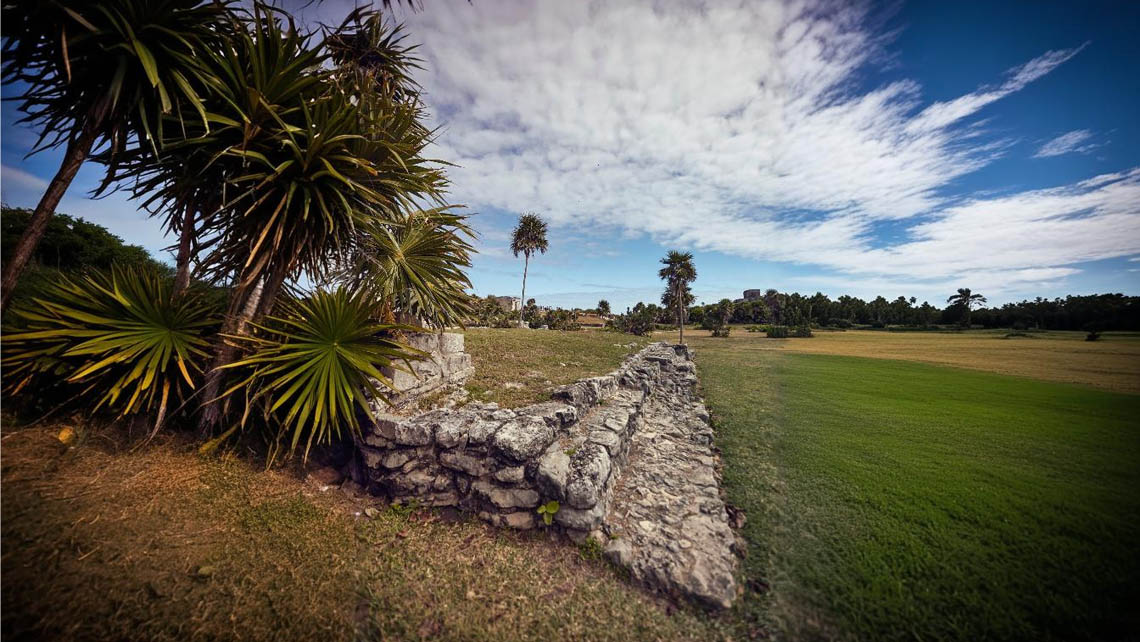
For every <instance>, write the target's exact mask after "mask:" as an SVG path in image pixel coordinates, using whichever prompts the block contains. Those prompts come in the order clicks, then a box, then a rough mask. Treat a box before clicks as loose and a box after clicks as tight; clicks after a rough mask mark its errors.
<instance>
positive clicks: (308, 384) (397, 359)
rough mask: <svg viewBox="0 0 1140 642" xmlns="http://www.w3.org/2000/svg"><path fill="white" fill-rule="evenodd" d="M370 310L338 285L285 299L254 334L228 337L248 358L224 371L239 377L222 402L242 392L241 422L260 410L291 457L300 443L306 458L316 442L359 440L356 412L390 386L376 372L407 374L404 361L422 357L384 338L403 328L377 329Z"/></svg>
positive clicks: (366, 301) (363, 298) (364, 299)
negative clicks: (392, 370) (242, 346)
mask: <svg viewBox="0 0 1140 642" xmlns="http://www.w3.org/2000/svg"><path fill="white" fill-rule="evenodd" d="M372 312H373V302H372V301H371V299H370V298H369V296H368V295H367V293H365V292H363V291H356V292H350V291H349V290H348V289H347V288H344V287H340V288H337V289H335V290H331V291H325V290H318V291H316V292H314V293H312V294H310V295H308V296H304V297H289V298H286V299H285V300H283V301H282V305H281V310H280V314H278V315H274V316H269V317H266V319H265V320H264V321H263V322H260V323H254V324H252V325H253V327H254V328H255V332H254V333H253V334H252V335H240V336H236V335H235V336H231V337H229V338H230V339H231V340H233V341H236V342H238V343H240V344H245V345H246V346H247V347H249V348H250V350H251V352H250V354H249V355H248V356H247V357H245V358H244V359H241V360H239V361H236V362H234V363H231V364H228V365H226V366H224V367H225V368H227V369H236V370H239V371H241V372H242V373H243V374H244V376H243V377H240V381H238V382H237V383H236V384H235V385H233V386H232V387H231V388H229V389H228V390H226V391H225V392H224V393H223V395H222V396H223V397H227V396H229V395H232V394H234V393H236V392H238V391H239V390H241V391H245V394H246V396H247V400H246V404H245V406H246V413H245V416H243V419H242V422H243V424H245V423H246V422H247V420H248V419H249V418H250V417H249V415H250V410H251V409H253V408H254V407H260V408H261V409H262V410H263V413H264V418H265V419H266V421H267V422H268V423H270V424H271V425H276V426H278V428H279V430H278V432H277V435H276V439H275V443H277V444H280V443H281V442H282V441H283V440H287V441H288V443H289V453H290V455H292V454H293V453H295V452H296V449H297V446H298V445H299V444H300V443H301V442H302V441H304V443H305V457H306V458H307V457H308V454H309V449H310V448H311V447H312V445H313V444H314V443H327V442H329V441H330V440H331V439H332V438H333V437H340V436H341V435H342V434H343V433H344V431H345V430H347V431H348V432H349V433H351V434H353V435H359V431H360V426H359V422H358V420H357V416H356V413H357V410H360V411H361V412H364V413H366V414H367V413H370V412H371V411H370V409H369V406H368V402H369V400H370V399H386V398H387V397H386V395H385V391H384V390H383V389H382V388H389V389H390V388H391V386H392V382H391V380H390V379H388V377H385V376H384V374H383V373H382V372H381V368H385V367H396V368H400V369H407V367H406V364H407V362H408V360H410V359H419V358H422V357H423V356H424V354H425V353H423V352H422V351H419V350H416V349H414V348H411V347H408V346H405V345H402V344H400V343H398V342H397V341H395V340H393V339H392V338H391V337H390V333H391V332H392V331H393V330H398V329H404V328H402V327H401V326H394V325H391V324H384V323H379V322H377V321H375V320H374V319H373V317H372ZM406 329H415V328H406ZM401 363H402V364H404V365H401ZM272 459H273V456H272V455H271V457H270V461H272Z"/></svg>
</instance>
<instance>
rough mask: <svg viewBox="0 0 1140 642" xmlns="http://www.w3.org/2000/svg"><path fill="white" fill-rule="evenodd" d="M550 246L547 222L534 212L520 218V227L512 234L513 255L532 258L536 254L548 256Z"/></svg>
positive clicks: (517, 226) (516, 227)
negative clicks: (547, 235) (547, 238)
mask: <svg viewBox="0 0 1140 642" xmlns="http://www.w3.org/2000/svg"><path fill="white" fill-rule="evenodd" d="M548 247H549V244H548V243H547V240H546V221H544V220H542V218H541V217H540V216H539V215H538V214H535V213H533V212H527V213H526V214H523V215H522V216H520V217H519V222H518V225H516V226H515V229H514V231H513V232H511V253H512V254H514V255H515V256H516V257H517V256H518V255H519V254H522V255H524V256H525V257H526V258H528V259H529V258H530V257H531V256H532V255H533V254H534V253H535V252H538V253H540V254H546V250H547V248H548Z"/></svg>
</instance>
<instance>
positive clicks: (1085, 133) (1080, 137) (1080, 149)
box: [1033, 129, 1100, 158]
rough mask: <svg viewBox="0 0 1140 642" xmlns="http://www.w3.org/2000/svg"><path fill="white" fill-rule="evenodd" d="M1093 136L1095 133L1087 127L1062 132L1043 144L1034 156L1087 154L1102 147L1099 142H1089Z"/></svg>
mask: <svg viewBox="0 0 1140 642" xmlns="http://www.w3.org/2000/svg"><path fill="white" fill-rule="evenodd" d="M1092 137H1093V133H1092V132H1091V131H1089V130H1087V129H1076V130H1073V131H1071V132H1068V133H1065V134H1061V135H1060V136H1058V137H1056V138H1054V139H1053V140H1051V141H1049V142H1047V143H1045V144H1044V145H1042V146H1041V147H1040V148H1039V149H1038V150H1037V153H1036V154H1034V155H1033V157H1034V158H1049V157H1052V156H1061V155H1063V154H1069V153H1073V152H1076V153H1079V154H1087V153H1089V152H1091V151H1092V150H1094V149H1096V148H1097V147H1100V145H1099V144H1097V143H1090V142H1088V141H1089V139H1091V138H1092Z"/></svg>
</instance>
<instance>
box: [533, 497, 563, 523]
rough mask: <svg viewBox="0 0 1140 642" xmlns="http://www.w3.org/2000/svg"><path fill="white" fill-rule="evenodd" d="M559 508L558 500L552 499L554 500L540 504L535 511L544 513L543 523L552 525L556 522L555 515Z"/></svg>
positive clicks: (540, 513)
mask: <svg viewBox="0 0 1140 642" xmlns="http://www.w3.org/2000/svg"><path fill="white" fill-rule="evenodd" d="M558 508H559V506H558V502H557V501H555V500H553V499H552V500H550V501H548V502H546V503H545V504H543V505H541V506H539V507H538V510H537V511H535V512H536V513H538V514H539V515H542V523H543V524H546V525H547V526H550V525H551V524H553V523H554V516H555V515H556V514H557V513H558Z"/></svg>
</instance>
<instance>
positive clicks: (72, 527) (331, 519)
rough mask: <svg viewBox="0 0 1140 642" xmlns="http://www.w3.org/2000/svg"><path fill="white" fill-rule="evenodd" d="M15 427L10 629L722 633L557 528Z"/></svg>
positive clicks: (48, 634)
mask: <svg viewBox="0 0 1140 642" xmlns="http://www.w3.org/2000/svg"><path fill="white" fill-rule="evenodd" d="M57 430H58V427H57V428H53V429H47V428H27V429H20V430H13V429H9V430H8V431H6V432H5V433H4V435H3V486H4V502H3V524H2V528H3V635H4V638H5V639H6V640H7V639H13V640H15V639H98V640H105V639H150V640H201V639H246V640H269V639H278V640H305V639H329V640H333V639H335V640H342V639H420V638H424V637H433V636H438V637H440V638H443V639H467V640H492V639H494V640H523V639H551V640H554V639H596V640H607V639H612V640H624V639H631V638H638V639H709V638H717V637H720V636H721V633H720V631H719V628H720V627H721V624H719V623H718V622H716V621H715V620H709V619H707V618H706V617H705V616H703V615H701V614H696V613H692V612H690V611H688V610H683V609H682V610H674V609H673V608H672V607H670V606H668V605H667V604H665V603H663V602H660V601H658V600H655V599H653V598H651V597H649V596H647V595H645V594H644V593H642V592H641V591H639V590H638V589H636V588H634V587H632V586H630V585H628V584H626V583H625V582H623V581H622V580H621V579H620V578H619V577H618V576H617V574H616V573H615V572H614V571H613V570H611V569H610V568H609V567H607V566H605V565H604V564H601V563H598V562H586V561H583V560H582V559H580V557H579V555H578V552H577V550H576V549H575V548H574V547H572V546H570V545H567V544H564V543H561V542H552V541H550V540H549V538H548V536H546V535H545V534H543V533H533V534H518V533H508V532H499V531H495V530H493V529H490V528H488V527H486V526H484V525H483V524H482V523H479V522H470V521H462V520H460V521H455V520H447V522H446V523H445V521H443V520H441V519H440V517H439V515H437V514H435V513H432V512H428V511H415V510H399V511H397V510H393V509H388V508H385V507H375V508H378V510H370V511H367V513H373V514H374V518H373V519H370V518H368V517H367V516H366V514H362V513H364V509H365V508H373V507H372V506H369V505H368V502H369V501H371V500H369V499H364V500H360V499H353V498H350V497H348V496H347V495H345V494H344V493H343V492H341V491H340V490H339V489H336V488H331V489H328V490H327V491H325V492H322V491H321V490H320V489H319V488H317V487H315V486H313V485H311V484H306V483H303V482H301V481H299V480H298V479H297V476H296V475H294V474H292V473H289V472H283V471H269V472H265V471H262V470H259V469H258V468H257V467H255V466H251V465H250V464H248V463H246V462H243V461H238V460H229V461H219V460H217V459H203V458H200V457H198V456H197V455H195V454H193V450H192V446H191V445H190V444H186V443H183V442H181V441H179V440H173V439H172V440H170V441H168V442H167V443H164V444H160V445H156V446H151V447H149V448H147V449H144V450H140V451H137V452H129V451H127V450H126V449H124V448H123V447H122V446H120V445H119V444H117V443H116V442H115V440H114V439H110V438H108V437H107V435H109V434H110V433H102V434H99V433H96V434H88V435H85V439H83V440H81V443H80V445H79V446H77V447H75V448H71V449H68V448H65V447H63V446H62V445H61V444H60V443H59V441H58V440H57V439H56V437H55V435H56V431H57Z"/></svg>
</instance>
